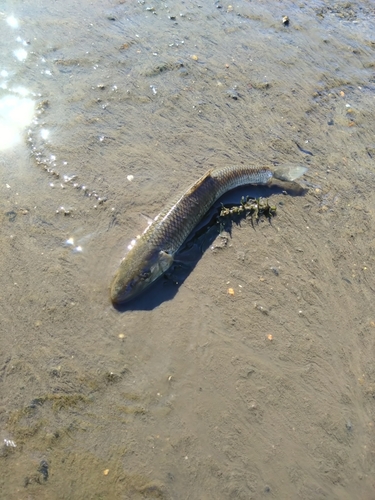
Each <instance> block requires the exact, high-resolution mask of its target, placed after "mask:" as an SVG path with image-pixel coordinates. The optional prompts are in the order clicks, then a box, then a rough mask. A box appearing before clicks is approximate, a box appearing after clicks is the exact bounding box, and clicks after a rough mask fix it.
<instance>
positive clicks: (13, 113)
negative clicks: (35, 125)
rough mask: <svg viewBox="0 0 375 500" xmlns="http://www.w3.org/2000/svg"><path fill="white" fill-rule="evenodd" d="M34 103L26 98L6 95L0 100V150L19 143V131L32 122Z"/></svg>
mask: <svg viewBox="0 0 375 500" xmlns="http://www.w3.org/2000/svg"><path fill="white" fill-rule="evenodd" d="M34 107H35V104H34V101H32V100H31V99H28V98H26V97H18V96H16V95H7V96H4V97H2V98H1V99H0V150H3V149H7V148H10V147H12V146H13V145H14V144H16V143H18V142H20V141H21V137H22V136H21V131H22V129H23V128H24V127H26V126H27V125H28V124H29V123H30V122H31V120H32V118H33V115H34Z"/></svg>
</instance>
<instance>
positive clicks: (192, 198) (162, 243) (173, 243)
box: [111, 166, 307, 304]
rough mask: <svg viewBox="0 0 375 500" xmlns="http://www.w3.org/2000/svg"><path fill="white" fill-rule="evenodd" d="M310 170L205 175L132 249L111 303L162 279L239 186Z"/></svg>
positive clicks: (232, 170) (243, 169) (230, 170)
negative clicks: (226, 196) (191, 238)
mask: <svg viewBox="0 0 375 500" xmlns="http://www.w3.org/2000/svg"><path fill="white" fill-rule="evenodd" d="M306 170H307V168H306V167H302V166H286V167H281V168H279V169H277V170H273V169H271V168H269V167H262V168H256V167H247V166H229V167H223V168H216V169H212V170H209V171H208V172H206V173H205V174H204V175H203V176H202V177H201V178H200V179H199V180H198V181H196V182H195V183H194V184H193V185H192V186H190V188H189V189H188V190H187V191H185V192H183V193H182V194H180V195H178V196H176V197H175V198H174V199H172V200H171V202H170V203H169V204H168V205H167V206H166V207H165V208H164V210H162V212H160V214H159V215H158V216H156V217H155V219H154V220H153V221H152V222H151V224H150V225H149V226H148V227H147V228H146V229H145V231H144V232H143V234H142V235H140V236H139V237H137V238H136V239H135V240H133V241H132V243H131V244H130V245H129V252H128V253H127V254H126V256H125V257H124V259H123V260H122V262H121V264H120V266H119V269H118V271H117V273H116V275H115V277H114V280H113V283H112V286H111V300H112V302H113V303H116V304H121V303H124V302H127V301H129V300H131V299H133V298H134V297H136V296H137V295H139V294H140V293H141V292H142V291H143V290H145V289H146V288H147V287H148V286H149V285H151V283H153V282H154V281H155V280H156V279H157V278H159V277H160V276H161V275H162V274H163V273H165V271H167V270H168V269H169V268H170V267H171V266H172V264H173V260H174V255H175V254H176V253H177V252H178V250H179V249H180V248H181V246H182V244H183V243H184V241H185V240H186V238H187V237H188V235H189V234H190V233H191V231H192V230H193V229H194V227H195V226H196V224H197V223H198V222H199V221H200V220H201V219H202V218H203V216H204V215H205V213H206V212H207V211H208V210H209V209H210V208H211V206H212V205H213V204H214V203H215V202H216V201H217V200H218V199H219V198H220V197H221V196H222V195H223V194H224V193H226V192H227V191H230V190H231V189H234V188H236V187H238V186H243V185H248V184H253V185H267V184H268V183H270V181H271V179H272V178H276V179H281V180H286V181H293V180H295V179H297V178H298V177H300V176H302V175H303V174H304V173H305V172H306Z"/></svg>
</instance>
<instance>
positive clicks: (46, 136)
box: [40, 128, 49, 140]
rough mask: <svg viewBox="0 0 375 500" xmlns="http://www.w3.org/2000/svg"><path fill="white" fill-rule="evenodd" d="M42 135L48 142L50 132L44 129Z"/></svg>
mask: <svg viewBox="0 0 375 500" xmlns="http://www.w3.org/2000/svg"><path fill="white" fill-rule="evenodd" d="M40 135H41V137H42V139H44V140H47V139H48V136H49V130H47V129H46V128H42V130H41V131H40Z"/></svg>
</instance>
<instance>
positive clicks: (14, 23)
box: [6, 15, 19, 28]
mask: <svg viewBox="0 0 375 500" xmlns="http://www.w3.org/2000/svg"><path fill="white" fill-rule="evenodd" d="M6 21H7V23H8V24H9V26H10V27H11V28H18V26H19V22H18V19H16V18H15V17H14V16H13V15H12V16H8V17H7V19H6Z"/></svg>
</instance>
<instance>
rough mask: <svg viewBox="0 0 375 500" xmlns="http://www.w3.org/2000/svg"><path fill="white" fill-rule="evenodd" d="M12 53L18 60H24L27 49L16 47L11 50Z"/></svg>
mask: <svg viewBox="0 0 375 500" xmlns="http://www.w3.org/2000/svg"><path fill="white" fill-rule="evenodd" d="M13 54H14V55H15V56H16V58H17V59H18V60H19V61H24V60H25V59H26V57H27V51H26V50H25V49H17V50H14V51H13Z"/></svg>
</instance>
